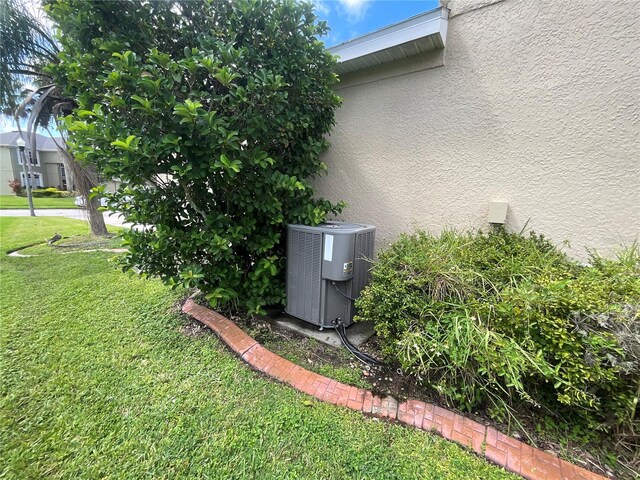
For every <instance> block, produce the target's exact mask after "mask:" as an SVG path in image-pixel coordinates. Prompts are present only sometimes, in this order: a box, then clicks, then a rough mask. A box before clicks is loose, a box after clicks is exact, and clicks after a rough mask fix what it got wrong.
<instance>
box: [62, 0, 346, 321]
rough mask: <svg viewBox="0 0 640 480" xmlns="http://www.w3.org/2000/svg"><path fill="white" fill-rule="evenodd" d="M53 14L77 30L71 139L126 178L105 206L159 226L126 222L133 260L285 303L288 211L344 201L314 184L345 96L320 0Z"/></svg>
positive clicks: (175, 279) (207, 286) (200, 283)
mask: <svg viewBox="0 0 640 480" xmlns="http://www.w3.org/2000/svg"><path fill="white" fill-rule="evenodd" d="M50 14H51V15H52V16H53V18H54V20H55V21H56V22H57V23H58V24H59V26H60V29H61V31H63V32H64V33H65V34H64V36H62V37H61V39H60V40H61V43H62V47H63V52H62V54H61V62H60V64H59V65H58V66H57V67H56V68H55V69H53V70H55V75H56V76H60V77H61V78H62V80H63V83H64V84H66V85H68V90H69V92H68V93H69V94H70V95H72V96H74V97H75V98H76V100H77V102H78V108H77V109H76V110H74V112H73V114H72V115H69V116H68V117H67V118H66V119H65V125H66V128H67V130H68V133H69V135H70V138H69V142H68V146H69V150H70V151H71V152H72V153H73V154H74V156H75V158H76V159H77V160H78V161H81V162H87V163H89V164H95V165H97V166H98V168H99V169H100V171H101V173H102V174H103V175H104V176H105V177H109V178H111V177H118V178H119V179H120V180H121V181H122V182H121V184H120V188H119V190H118V191H117V192H116V193H115V194H111V195H109V194H105V197H106V198H108V199H109V208H111V209H113V210H117V211H118V212H121V213H122V215H123V216H124V218H125V220H126V221H127V222H130V223H133V224H145V225H153V228H147V229H144V230H142V229H131V230H128V231H127V232H126V233H125V234H124V236H125V241H126V242H127V245H128V247H129V248H128V253H127V254H126V255H125V256H124V260H123V263H124V268H125V269H134V270H136V271H141V272H143V273H144V274H149V275H153V276H157V277H159V278H161V279H162V280H163V281H165V282H166V283H168V284H170V285H183V286H185V287H197V288H199V289H201V290H202V291H203V292H204V293H205V294H206V297H207V299H208V300H209V301H210V302H211V304H212V305H214V306H217V305H220V304H229V303H233V304H235V305H238V306H240V307H243V308H245V309H247V310H250V311H252V312H256V311H260V310H261V309H262V307H263V306H264V305H268V304H278V303H283V302H284V294H285V289H284V269H285V248H284V247H285V241H284V240H285V238H284V235H285V231H286V225H287V224H288V223H304V224H309V225H314V224H318V223H320V222H322V221H323V220H324V219H325V218H326V216H327V214H329V213H330V212H337V211H339V210H340V209H341V205H340V204H333V203H331V202H329V201H327V200H323V199H319V198H317V197H316V196H315V195H314V190H313V184H312V178H313V177H316V176H318V175H320V174H322V173H324V172H325V170H326V165H325V164H324V163H323V162H322V161H321V159H320V154H321V153H322V152H323V151H324V150H325V149H326V147H327V145H328V143H327V140H326V138H325V137H326V135H327V134H328V133H329V131H330V129H331V126H332V125H333V121H334V111H335V109H336V108H337V107H338V105H339V103H340V99H339V98H338V97H337V95H336V94H335V91H334V86H335V85H336V83H337V76H336V74H335V68H336V59H335V58H334V57H333V56H332V55H331V54H330V53H328V52H327V51H326V48H325V45H324V43H323V42H322V41H320V40H319V37H321V36H322V35H324V34H325V33H326V32H327V27H326V24H325V22H319V21H317V17H316V16H315V15H314V13H313V4H311V3H305V2H293V1H286V0H264V1H260V2H252V1H234V2H229V1H227V0H213V1H211V2H184V1H181V2H175V1H167V2H143V3H139V2H118V3H116V2H77V1H71V0H60V1H57V2H55V3H53V4H52V7H51V9H50ZM113 18H119V21H118V22H113ZM87 52H91V54H88V53H87Z"/></svg>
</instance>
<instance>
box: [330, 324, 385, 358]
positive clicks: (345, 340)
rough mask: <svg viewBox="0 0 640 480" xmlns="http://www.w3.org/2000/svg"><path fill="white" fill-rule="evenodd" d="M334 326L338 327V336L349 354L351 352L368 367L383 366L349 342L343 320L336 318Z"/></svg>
mask: <svg viewBox="0 0 640 480" xmlns="http://www.w3.org/2000/svg"><path fill="white" fill-rule="evenodd" d="M334 325H335V327H336V332H337V333H338V336H339V337H340V340H341V341H342V344H343V345H344V346H345V348H346V349H347V350H349V352H351V354H352V355H353V356H354V357H356V358H357V359H358V360H360V361H361V362H362V363H365V364H367V365H382V363H381V362H380V361H378V360H377V359H375V358H373V357H372V356H370V355H367V354H366V353H364V352H361V351H360V350H358V348H357V347H356V346H355V345H353V344H352V343H351V342H350V341H349V338H348V337H347V331H346V329H345V326H344V324H343V323H342V320H340V319H339V318H336V319H335V320H334Z"/></svg>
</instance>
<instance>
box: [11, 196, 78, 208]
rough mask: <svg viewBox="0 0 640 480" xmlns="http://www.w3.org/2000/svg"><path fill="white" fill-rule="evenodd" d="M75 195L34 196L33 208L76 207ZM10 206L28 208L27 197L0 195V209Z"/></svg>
mask: <svg viewBox="0 0 640 480" xmlns="http://www.w3.org/2000/svg"><path fill="white" fill-rule="evenodd" d="M75 201H76V197H65V198H34V199H33V206H34V208H78V207H77V206H76V204H75V203H74V202H75ZM10 208H19V209H25V208H29V203H28V202H27V197H16V196H15V195H0V210H7V209H10Z"/></svg>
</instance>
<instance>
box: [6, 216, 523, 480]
mask: <svg viewBox="0 0 640 480" xmlns="http://www.w3.org/2000/svg"><path fill="white" fill-rule="evenodd" d="M53 232H59V233H61V234H63V235H76V234H86V233H87V227H86V223H84V222H80V221H75V220H69V219H63V218H51V217H50V218H41V217H35V218H31V217H26V218H11V217H4V218H0V239H1V250H2V253H1V256H2V257H1V258H0V262H1V268H0V286H1V291H2V295H1V298H2V300H1V308H2V312H1V314H2V328H0V341H1V345H0V352H2V353H1V354H0V355H1V357H0V368H1V378H2V383H1V388H0V478H3V479H40V478H69V479H71V478H73V479H75V478H86V479H93V478H110V479H140V478H153V479H162V478H167V479H169V478H171V479H176V478H220V479H227V478H238V479H240V478H264V479H289V478H290V479H294V478H296V479H297V478H318V479H332V478H335V479H346V478H349V479H351V478H363V479H364V478H368V479H394V478H396V479H412V478H433V479H503V478H504V479H507V478H512V479H514V478H517V477H515V476H513V475H510V474H507V473H506V472H504V471H503V470H501V469H499V468H497V467H494V466H492V465H490V464H488V463H487V462H485V461H484V460H481V459H479V458H477V457H476V456H474V455H472V454H470V453H468V452H466V451H464V450H463V449H462V448H460V447H458V446H457V445H455V444H453V443H450V442H446V441H444V440H442V439H440V438H439V437H436V436H433V435H431V434H428V433H425V432H421V431H417V430H414V429H411V428H405V427H402V426H399V425H393V424H390V423H386V422H383V421H377V420H374V419H371V418H367V417H364V416H363V415H362V414H359V413H357V412H352V411H348V410H346V409H344V408H340V407H335V406H333V405H328V404H323V403H319V402H316V401H314V400H312V399H311V398H310V397H308V396H306V395H304V394H302V393H298V392H296V391H295V390H293V389H292V388H289V387H287V386H284V385H281V384H278V383H276V382H273V381H271V380H268V379H266V378H265V377H264V376H262V375H260V374H257V373H255V372H253V371H251V370H250V369H249V368H248V367H247V366H246V365H244V364H243V363H242V362H241V361H240V360H239V359H238V358H236V357H235V356H234V355H232V354H230V353H229V351H228V350H227V349H226V348H225V347H224V346H223V345H222V344H221V343H220V342H219V341H218V340H217V338H216V337H215V336H213V335H211V334H209V333H206V334H200V335H197V336H188V335H185V334H184V333H183V327H184V325H185V323H186V319H185V318H184V317H183V316H182V315H181V314H179V313H178V308H177V306H176V302H177V301H179V300H180V299H181V298H182V297H183V295H184V292H181V291H172V290H169V289H168V288H166V287H164V286H163V285H161V284H160V283H159V282H157V281H151V280H141V279H139V278H137V277H134V276H130V275H126V274H123V273H121V272H120V271H118V270H117V269H115V268H114V265H113V262H112V261H111V259H112V257H113V254H110V253H105V252H97V253H75V254H70V255H55V254H46V252H45V254H44V255H43V256H38V257H30V258H15V257H7V256H5V255H4V252H5V251H7V250H9V249H11V248H15V247H17V246H20V245H24V244H28V243H32V242H35V241H38V240H40V239H42V238H45V237H47V236H50V235H51V234H52V233H53Z"/></svg>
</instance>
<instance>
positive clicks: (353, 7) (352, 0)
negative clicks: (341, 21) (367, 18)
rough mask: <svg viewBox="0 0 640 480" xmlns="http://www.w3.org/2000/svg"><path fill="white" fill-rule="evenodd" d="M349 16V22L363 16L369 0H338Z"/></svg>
mask: <svg viewBox="0 0 640 480" xmlns="http://www.w3.org/2000/svg"><path fill="white" fill-rule="evenodd" d="M338 1H339V2H340V4H341V5H342V7H343V8H344V10H345V11H346V12H347V15H348V16H349V20H350V21H351V22H359V21H360V20H362V19H363V18H364V15H365V13H367V9H368V8H369V4H370V3H371V0H338Z"/></svg>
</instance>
